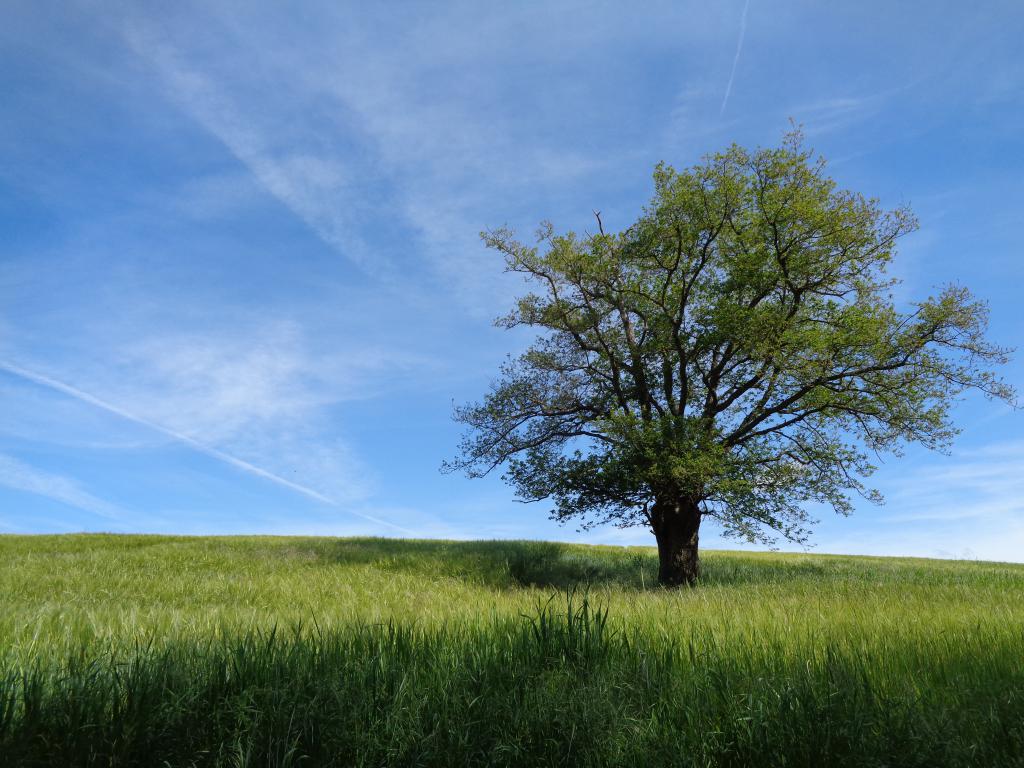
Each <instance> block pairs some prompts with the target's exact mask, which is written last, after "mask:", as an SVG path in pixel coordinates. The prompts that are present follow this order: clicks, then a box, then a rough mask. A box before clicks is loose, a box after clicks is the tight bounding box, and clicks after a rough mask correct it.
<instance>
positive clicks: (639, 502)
mask: <svg viewBox="0 0 1024 768" xmlns="http://www.w3.org/2000/svg"><path fill="white" fill-rule="evenodd" d="M654 187H655V192H654V196H653V199H652V200H651V202H650V204H649V205H648V206H647V207H646V208H645V209H644V210H643V212H642V215H641V216H640V218H639V219H638V220H637V221H636V223H634V224H633V225H632V226H630V227H629V228H627V229H625V230H624V231H622V232H619V233H606V232H605V231H604V228H603V226H602V225H601V221H600V216H599V215H598V218H597V231H596V232H594V233H588V234H585V235H577V234H574V233H572V232H569V233H567V234H556V233H555V231H554V228H553V227H552V225H551V224H549V223H546V224H544V225H542V227H541V228H540V230H539V232H538V237H537V242H536V244H533V245H526V244H524V243H522V242H520V241H519V240H517V239H516V237H515V235H514V233H513V232H511V231H510V230H508V229H497V230H493V231H488V232H485V233H484V234H483V235H482V237H483V239H484V242H485V243H486V244H487V246H489V247H490V248H493V249H496V250H497V251H499V252H501V253H502V254H503V256H504V258H505V263H506V267H507V269H508V270H510V271H512V272H516V273H520V274H522V275H524V276H525V277H526V278H528V280H529V282H530V283H531V285H532V287H533V290H532V292H529V293H527V294H526V295H524V296H522V297H521V298H520V299H519V300H518V302H517V304H516V306H515V308H514V309H513V310H512V311H511V312H510V313H509V314H508V315H506V316H505V317H502V318H500V319H499V320H498V321H497V323H498V324H499V325H501V326H503V327H506V328H513V327H516V326H524V325H525V326H531V327H534V328H538V329H540V330H541V332H542V333H541V335H540V336H539V337H538V338H537V340H536V341H535V342H534V343H533V344H532V345H531V346H530V347H529V348H528V349H527V350H526V351H525V352H524V353H522V354H521V355H519V356H517V357H515V358H510V359H509V360H508V361H507V363H506V364H505V365H504V366H503V367H502V368H501V372H500V376H499V378H498V379H497V380H496V382H495V383H494V384H493V386H492V388H491V390H490V392H488V393H487V394H486V396H485V397H484V399H483V400H482V402H479V403H476V404H470V405H467V406H464V407H460V408H457V409H456V413H455V417H456V419H457V420H458V421H460V422H462V423H464V424H465V425H467V426H468V427H469V429H468V431H467V433H466V435H465V437H464V439H463V441H462V443H461V446H460V448H461V450H460V455H459V457H458V458H457V459H455V460H454V461H452V462H450V463H449V464H448V465H447V466H448V467H449V468H451V469H461V470H465V471H467V472H468V473H469V474H470V475H471V476H480V475H484V474H487V473H488V472H490V471H492V470H493V469H495V468H496V467H499V466H501V465H504V466H505V468H506V469H505V475H504V476H505V478H506V479H507V480H508V481H509V482H510V483H511V484H512V485H513V486H514V487H515V488H516V489H517V491H518V494H519V496H520V497H521V498H522V499H524V500H539V499H552V500H553V502H554V511H553V516H554V517H556V518H557V519H559V520H563V521H564V520H569V519H575V520H579V521H580V522H581V523H582V524H583V525H584V526H587V525H594V524H601V523H607V522H613V523H616V524H618V525H623V526H628V525H646V526H649V527H650V528H651V529H652V530H653V532H654V533H655V536H656V537H657V539H658V544H659V549H660V550H661V553H662V574H661V576H662V581H663V582H665V583H682V582H688V581H692V580H693V579H694V578H695V577H696V575H697V528H698V527H699V525H700V521H701V519H702V518H713V519H714V520H716V521H718V522H719V523H720V524H721V526H722V527H723V529H724V530H725V532H726V533H727V534H732V535H736V536H739V537H742V538H745V539H749V540H760V541H771V540H774V539H775V538H777V537H778V536H783V537H785V538H787V539H791V540H795V541H803V540H804V538H805V537H806V535H807V532H808V524H809V523H810V522H811V521H810V519H809V516H808V512H807V509H806V505H807V504H808V503H810V502H820V503H825V504H828V505H830V506H831V507H832V508H834V509H835V510H836V511H837V512H840V513H844V514H845V513H848V512H850V510H851V506H852V503H851V498H852V497H853V496H854V495H856V494H859V495H862V496H865V497H867V498H869V499H872V500H875V501H878V500H880V496H879V494H878V493H877V492H876V491H874V490H872V489H870V488H869V487H868V486H867V485H866V484H865V480H866V478H867V477H868V476H869V475H870V474H871V472H872V471H873V469H874V467H873V465H872V461H871V460H872V457H873V456H875V455H876V454H881V453H883V452H887V451H888V452H896V453H898V452H899V451H900V448H901V446H904V445H906V444H907V443H920V444H923V445H925V446H927V447H929V448H936V449H944V448H947V447H948V446H949V444H950V441H951V440H952V438H953V437H954V436H955V435H956V433H957V429H956V427H955V426H954V424H953V422H952V419H951V412H950V409H951V406H952V405H953V403H954V402H955V401H956V400H957V398H958V396H959V395H961V394H962V393H964V392H965V391H966V390H971V389H973V390H980V391H981V392H982V393H984V394H985V395H987V396H989V397H994V398H1000V399H1003V400H1007V401H1011V400H1012V398H1013V392H1012V389H1011V388H1010V387H1009V386H1008V385H1007V384H1006V383H1004V382H1003V381H1002V380H1001V379H1000V378H998V377H997V376H996V375H995V373H994V372H993V370H992V368H993V367H994V365H995V364H998V363H1002V362H1005V361H1006V357H1007V352H1008V351H1007V350H1006V349H1003V348H1001V347H998V346H995V345H994V344H992V343H990V342H989V341H987V340H986V338H985V333H986V326H987V311H986V306H985V305H984V304H983V303H982V302H980V301H978V300H976V299H975V298H973V297H972V295H971V294H970V293H969V292H968V290H967V289H965V288H963V287H960V286H957V285H948V286H946V287H944V288H942V289H941V290H940V291H938V292H937V293H936V295H934V296H931V297H928V298H925V299H923V300H920V301H917V302H913V303H907V304H906V305H902V303H897V302H896V301H895V300H894V298H893V293H892V291H893V288H894V286H895V284H896V282H897V281H896V280H894V279H892V278H891V277H889V276H887V274H886V267H887V265H888V264H889V262H890V260H891V259H892V257H893V254H894V249H895V246H896V243H897V240H898V239H899V238H900V237H901V236H903V235H905V234H907V233H909V232H911V231H913V230H914V229H915V228H916V226H917V222H916V220H915V218H914V216H913V214H912V213H911V211H910V210H909V209H908V208H906V207H900V208H896V209H893V210H883V208H882V207H881V206H880V205H879V203H878V201H877V200H874V199H869V198H866V197H864V196H863V195H861V194H858V193H855V192H851V191H848V190H843V189H840V188H839V187H838V186H837V184H836V183H835V182H834V181H833V180H832V179H831V178H829V176H828V175H827V174H826V166H825V162H824V160H822V159H815V158H814V157H813V156H812V153H811V152H810V151H808V150H807V149H805V148H804V146H803V144H802V137H801V135H800V134H799V132H793V133H791V134H789V135H787V136H786V138H785V140H784V141H783V143H782V145H781V146H779V147H776V148H767V149H757V150H755V151H748V150H746V149H743V148H741V147H739V146H735V145H734V146H732V147H730V148H729V149H727V150H725V151H724V152H720V153H717V154H713V155H710V156H708V157H706V158H705V159H704V161H703V162H701V163H700V164H698V165H696V166H694V167H692V168H688V169H686V170H683V171H677V170H675V169H673V168H672V167H671V166H668V165H665V164H661V165H659V166H658V167H657V168H656V170H655V172H654ZM684 529H685V530H684Z"/></svg>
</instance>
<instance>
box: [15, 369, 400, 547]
mask: <svg viewBox="0 0 1024 768" xmlns="http://www.w3.org/2000/svg"><path fill="white" fill-rule="evenodd" d="M0 370H4V371H6V372H7V373H10V374H13V375H15V376H18V377H20V378H22V379H26V380H28V381H31V382H34V383H36V384H39V385H40V386H44V387H47V388H48V389H52V390H54V391H56V392H60V393H62V394H65V395H67V396H69V397H73V398H75V399H76V400H80V401H82V402H84V403H88V404H89V405H92V406H94V407H96V408H100V409H102V410H104V411H107V412H108V413H112V414H114V415H116V416H119V417H121V418H122V419H126V420H127V421H131V422H133V423H135V424H139V425H141V426H143V427H146V428H148V429H151V430H153V431H155V432H158V433H160V434H162V435H164V436H166V437H169V438H171V439H172V440H175V441H177V442H179V443H182V444H183V445H186V446H188V447H189V448H192V449H193V450H196V451H198V452H200V453H203V454H205V455H207V456H209V457H211V458H213V459H216V460H217V461H221V462H223V463H225V464H228V465H230V466H232V467H234V468H235V469H238V470H241V471H242V472H246V473H248V474H251V475H254V476H256V477H259V478H261V479H263V480H267V481H269V482H272V483H275V484H277V485H280V486H282V487H284V488H288V489H289V490H292V491H295V492H296V493H299V494H302V495H303V496H305V497H307V498H310V499H313V500H314V501H318V502H320V503H323V504H328V505H331V506H339V504H338V502H337V501H336V500H334V499H332V498H330V497H328V496H326V495H324V494H323V493H321V492H319V491H318V490H316V489H313V488H310V487H307V486H305V485H301V484H299V483H296V482H293V481H291V480H288V479H287V478H284V477H281V476H280V475H277V474H275V473H273V472H270V471H268V470H266V469H264V468H262V467H259V466H256V465H255V464H252V463H250V462H248V461H245V460H243V459H240V458H238V457H237V456H233V455H231V454H229V453H226V452H224V451H222V450H220V449H218V448H215V447H213V446H211V445H208V444H206V443H203V442H201V441H199V440H196V439H195V438H193V437H191V436H189V435H186V434H184V433H182V432H178V431H177V430H174V429H170V428H168V427H165V426H163V425H162V424H158V423H156V422H154V421H151V420H149V419H147V418H144V417H142V416H139V415H137V414H135V413H132V412H130V411H127V410H125V409H124V408H121V407H119V406H117V405H114V404H113V403H110V402H107V401H106V400H103V399H101V398H99V397H96V396H94V395H92V394H90V393H88V392H85V391H83V390H81V389H78V388H77V387H74V386H72V385H70V384H67V383H65V382H63V381H59V380H57V379H54V378H52V377H50V376H47V375H45V374H42V373H39V372H36V371H32V370H29V369H27V368H24V367H22V366H19V365H16V364H14V363H11V362H9V361H0ZM345 511H346V512H348V513H349V514H352V515H355V516H357V517H362V518H364V519H366V520H369V521H371V522H373V523H377V524H378V525H383V526H386V527H388V528H393V529H396V530H400V531H402V532H403V533H412V531H410V530H409V529H407V528H402V527H401V526H396V525H395V524H393V523H391V522H389V521H387V520H382V519H380V518H377V517H373V516H370V515H366V514H364V513H362V512H358V511H355V510H352V509H347V508H346V509H345Z"/></svg>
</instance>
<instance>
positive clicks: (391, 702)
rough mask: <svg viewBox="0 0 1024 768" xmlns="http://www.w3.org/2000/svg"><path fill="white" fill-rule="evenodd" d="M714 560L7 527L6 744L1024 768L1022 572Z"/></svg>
mask: <svg viewBox="0 0 1024 768" xmlns="http://www.w3.org/2000/svg"><path fill="white" fill-rule="evenodd" d="M703 567H704V577H703V579H702V583H701V584H700V586H698V587H696V588H693V589H683V590H679V591H665V590H662V589H660V588H657V587H655V586H654V585H653V576H654V574H655V573H656V569H657V561H656V555H655V553H654V551H653V550H651V549H646V548H626V549H622V548H613V547H588V546H581V545H564V544H553V543H540V542H437V541H400V540H385V539H326V538H271V537H230V538H184V537H162V536H106V535H103V536H100V535H88V536H85V535H83V536H38V537H17V536H3V537H0V595H3V598H2V601H0V654H2V655H0V664H2V666H0V755H7V760H8V761H13V762H8V763H4V764H5V765H6V764H13V765H51V764H67V765H93V764H95V765H99V764H104V765H107V764H110V763H111V762H113V763H114V764H117V765H155V764H159V763H161V762H163V761H166V762H167V763H168V764H170V765H190V764H196V765H240V764H245V765H285V764H304V765H382V764H394V765H460V764H467V765H468V764H473V765H491V764H494V765H540V764H544V765H556V764H558V765H576V764H580V765H632V764H636V765H648V766H649V765H751V764H773V765H778V764H782V763H783V762H784V763H785V764H788V765H822V764H836V765H922V766H924V765H928V766H935V765H985V764H988V765H1018V764H1024V695H1022V694H1021V691H1022V690H1024V667H1022V663H1021V659H1022V658H1024V600H1022V597H1024V566H1017V565H1008V564H997V563H980V562H950V561H934V560H919V559H893V558H863V557H840V556H824V555H788V554H749V553H743V554H741V553H730V552H708V553H706V555H705V558H704V566H703ZM302 757H305V758H306V759H305V760H304V761H303V760H300V758H302Z"/></svg>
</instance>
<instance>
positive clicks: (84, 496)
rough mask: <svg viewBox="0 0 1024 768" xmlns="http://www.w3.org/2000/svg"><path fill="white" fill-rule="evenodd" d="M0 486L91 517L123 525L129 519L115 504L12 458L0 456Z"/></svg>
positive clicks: (62, 478)
mask: <svg viewBox="0 0 1024 768" xmlns="http://www.w3.org/2000/svg"><path fill="white" fill-rule="evenodd" d="M0 485H2V486H4V487H6V488H13V489H14V490H16V491H24V492H25V493H32V494H35V495H36V496H43V497H45V498H48V499H53V500H54V501H59V502H60V503H62V504H67V505H68V506H71V507H74V508H75V509H80V510H82V511H84V512H89V513H91V514H94V515H99V516H100V517H103V518H106V519H108V520H116V521H120V522H124V521H125V520H126V519H128V518H130V517H131V516H132V515H131V513H130V512H128V511H126V510H124V509H122V508H121V507H119V506H117V505H116V504H111V503H110V502H108V501H104V500H103V499H100V498H98V497H96V496H94V495H92V494H91V493H89V492H88V491H86V490H84V489H83V488H81V486H79V485H78V483H77V482H75V481H74V480H72V479H70V478H67V477H64V476H62V475H58V474H54V473H52V472H44V471H43V470H40V469H37V468H35V467H33V466H30V465H29V464H26V463H24V462H22V461H18V460H17V459H15V458H14V457H12V456H7V455H5V454H2V453H0Z"/></svg>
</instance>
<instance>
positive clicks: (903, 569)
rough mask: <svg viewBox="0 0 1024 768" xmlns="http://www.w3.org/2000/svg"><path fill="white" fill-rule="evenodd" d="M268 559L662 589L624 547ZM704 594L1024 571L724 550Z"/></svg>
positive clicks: (712, 561) (705, 559) (346, 545)
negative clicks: (747, 588) (756, 586)
mask: <svg viewBox="0 0 1024 768" xmlns="http://www.w3.org/2000/svg"><path fill="white" fill-rule="evenodd" d="M257 546H259V547H260V548H261V550H262V552H263V553H264V554H265V555H269V556H273V557H281V558H286V559H295V560H310V561H316V562H319V563H324V564H331V565H336V566H339V567H343V568H344V567H365V568H371V569H373V570H374V571H376V572H378V573H380V574H387V573H396V574H398V573H404V574H410V575H415V576H421V577H423V578H424V579H436V578H447V579H457V580H460V581H465V582H467V583H473V584H476V585H479V586H484V587H489V588H491V589H497V590H501V589H519V588H540V589H559V590H561V589H565V588H568V587H572V586H582V585H590V586H594V587H600V586H610V587H619V588H627V589H637V590H651V589H661V587H660V586H659V585H658V583H657V574H658V556H657V551H656V550H655V549H654V547H616V546H588V545H580V544H564V543H558V542H548V541H442V540H410V539H383V538H351V539H326V538H311V539H289V540H287V544H283V543H281V542H280V540H278V541H276V542H274V544H272V545H271V546H270V547H267V546H266V540H263V541H261V542H259V543H258V544H257ZM701 571H702V574H701V579H700V581H699V583H698V588H699V587H725V588H731V587H741V586H745V585H750V584H759V585H762V586H765V585H778V586H781V585H788V586H796V585H799V584H803V585H809V586H817V587H820V586H821V585H822V584H824V583H827V582H831V583H856V584H863V585H869V586H870V585H874V586H877V585H879V584H882V583H896V582H898V583H903V584H905V583H915V582H921V583H929V584H931V583H935V582H936V581H937V580H938V581H955V582H958V583H959V582H972V583H980V582H983V581H991V580H993V579H1002V580H1004V581H1006V582H1007V583H1008V584H1010V583H1012V584H1013V585H1017V586H1019V585H1020V583H1021V581H1022V578H1024V571H1022V570H1021V569H1007V568H1005V567H1001V566H998V565H997V564H967V563H939V562H937V561H930V562H921V563H913V562H909V561H904V560H888V559H886V560H883V561H877V560H875V559H870V558H854V557H844V556H831V555H806V554H782V553H772V552H760V553H757V552H747V553H745V552H716V551H711V552H707V553H705V554H703V555H702V557H701Z"/></svg>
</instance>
